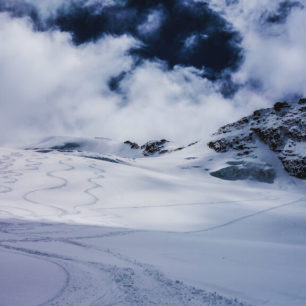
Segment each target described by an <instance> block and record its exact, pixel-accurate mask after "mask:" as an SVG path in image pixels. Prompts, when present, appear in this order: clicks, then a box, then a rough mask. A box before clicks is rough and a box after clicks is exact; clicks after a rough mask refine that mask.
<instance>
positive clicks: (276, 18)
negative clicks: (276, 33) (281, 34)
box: [262, 0, 304, 24]
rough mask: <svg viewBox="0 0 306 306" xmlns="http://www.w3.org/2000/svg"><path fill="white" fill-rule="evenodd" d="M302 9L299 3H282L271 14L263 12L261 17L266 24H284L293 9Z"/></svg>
mask: <svg viewBox="0 0 306 306" xmlns="http://www.w3.org/2000/svg"><path fill="white" fill-rule="evenodd" d="M296 8H298V9H303V8H304V6H303V5H302V3H301V2H299V1H288V0H286V1H282V2H280V3H279V5H278V7H277V9H276V10H275V11H273V12H265V13H264V14H263V16H262V18H263V19H264V21H265V22H266V23H271V24H273V23H285V22H286V20H287V18H288V16H289V15H290V13H291V11H292V10H293V9H296Z"/></svg>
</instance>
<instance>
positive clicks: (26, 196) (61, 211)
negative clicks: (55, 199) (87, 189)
mask: <svg viewBox="0 0 306 306" xmlns="http://www.w3.org/2000/svg"><path fill="white" fill-rule="evenodd" d="M67 160H71V158H67ZM58 163H59V164H60V165H64V166H66V167H67V168H64V169H59V170H52V171H48V172H47V173H46V176H49V177H51V178H53V179H57V180H59V181H60V182H61V183H60V184H57V185H53V186H50V187H46V188H41V189H35V190H31V191H29V192H27V193H25V194H24V195H23V199H24V200H25V201H27V202H29V203H31V204H35V205H39V206H42V207H44V208H46V207H49V208H52V209H53V210H55V211H57V212H58V214H57V216H58V217H62V216H64V215H67V214H68V211H67V210H64V209H62V208H60V207H58V206H54V205H50V204H43V203H40V202H37V201H35V200H31V199H30V195H33V194H34V193H38V192H43V191H49V190H57V189H62V188H65V187H66V186H67V185H68V181H67V180H66V179H65V178H63V177H61V176H57V175H54V173H57V172H64V171H72V170H74V169H75V167H74V166H71V165H67V164H65V163H64V162H63V161H62V160H60V161H59V162H58ZM35 216H36V215H35Z"/></svg>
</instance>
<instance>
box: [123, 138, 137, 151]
mask: <svg viewBox="0 0 306 306" xmlns="http://www.w3.org/2000/svg"><path fill="white" fill-rule="evenodd" d="M124 143H125V144H127V145H129V146H130V147H131V149H135V150H137V149H139V145H138V144H137V143H136V142H131V141H129V140H127V141H125V142H124Z"/></svg>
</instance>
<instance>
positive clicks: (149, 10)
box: [1, 0, 243, 87]
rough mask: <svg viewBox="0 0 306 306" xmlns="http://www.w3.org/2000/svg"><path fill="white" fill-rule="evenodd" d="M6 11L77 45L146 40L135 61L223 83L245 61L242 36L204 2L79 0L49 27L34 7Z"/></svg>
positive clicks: (53, 18)
mask: <svg viewBox="0 0 306 306" xmlns="http://www.w3.org/2000/svg"><path fill="white" fill-rule="evenodd" d="M26 6H27V7H26ZM1 9H2V10H9V11H12V13H13V14H14V15H15V16H16V15H17V16H22V15H28V16H30V17H31V18H32V20H33V22H34V23H35V24H36V28H37V29H40V30H47V29H50V28H57V29H60V30H61V31H65V32H69V33H71V34H72V38H73V42H74V43H75V44H76V45H80V44H84V43H87V42H92V41H97V40H98V39H100V38H101V37H102V36H103V35H105V34H111V35H118V36H119V35H123V34H129V35H132V36H133V37H135V38H137V39H138V40H139V41H140V42H142V44H141V45H140V46H139V47H137V48H134V49H132V50H130V52H131V54H132V55H134V57H136V58H138V59H140V60H141V59H149V60H154V59H159V60H162V61H165V62H166V63H167V65H168V67H169V68H170V69H172V68H173V67H174V66H176V65H181V66H192V67H195V68H197V69H200V70H202V69H203V77H206V78H209V79H210V80H218V79H221V78H222V77H223V76H224V73H225V72H227V76H226V78H227V79H228V72H231V71H235V70H236V69H237V68H238V67H239V65H240V64H241V62H242V58H243V57H242V49H241V47H240V42H241V37H240V35H239V33H238V32H236V31H235V30H234V29H233V28H232V27H231V25H230V24H229V23H228V22H226V20H225V19H223V18H222V17H221V16H220V15H219V14H217V13H216V12H214V11H213V10H212V9H211V8H209V7H208V5H207V4H206V3H203V2H194V1H192V0H188V1H177V0H154V1H153V0H127V1H120V2H119V1H116V2H114V3H110V4H108V5H102V4H101V3H97V2H94V3H93V4H91V5H89V4H88V3H87V2H84V1H74V2H70V4H69V5H67V3H66V5H63V6H62V7H60V8H59V9H58V10H57V13H56V15H55V16H49V18H47V20H45V21H44V23H43V22H42V21H41V16H39V14H38V13H37V11H36V10H35V8H34V6H32V5H30V4H27V5H25V4H24V7H21V6H20V4H18V5H17V6H16V5H13V4H10V5H6V6H2V8H1ZM140 62H141V61H140ZM112 83H113V81H111V84H112ZM111 87H114V86H112V85H111ZM115 87H116V86H115Z"/></svg>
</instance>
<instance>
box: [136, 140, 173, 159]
mask: <svg viewBox="0 0 306 306" xmlns="http://www.w3.org/2000/svg"><path fill="white" fill-rule="evenodd" d="M168 142H169V141H168V140H166V139H161V140H159V141H149V142H147V143H145V144H144V145H142V146H141V149H142V150H143V154H144V155H145V156H149V155H153V154H155V153H159V154H164V153H167V152H168V150H165V149H164V148H165V145H166V144H167V143H168Z"/></svg>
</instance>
